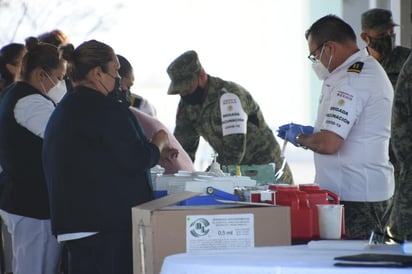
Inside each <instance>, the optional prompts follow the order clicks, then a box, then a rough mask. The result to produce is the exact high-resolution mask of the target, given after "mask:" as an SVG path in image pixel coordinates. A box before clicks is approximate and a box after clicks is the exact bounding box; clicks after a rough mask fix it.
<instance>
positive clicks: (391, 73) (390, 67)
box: [381, 46, 411, 90]
mask: <svg viewBox="0 0 412 274" xmlns="http://www.w3.org/2000/svg"><path fill="white" fill-rule="evenodd" d="M410 52H411V50H410V49H409V48H405V47H402V46H397V47H395V48H394V49H393V50H392V52H391V54H390V55H389V56H388V57H387V58H385V59H383V60H382V61H381V65H382V67H383V69H384V70H385V71H386V74H388V77H389V80H390V81H391V83H392V86H393V89H394V90H395V86H396V81H397V80H398V75H399V72H400V71H401V69H402V66H403V64H404V63H405V61H406V59H407V58H408V56H409V53H410Z"/></svg>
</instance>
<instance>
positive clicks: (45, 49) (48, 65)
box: [20, 37, 61, 81]
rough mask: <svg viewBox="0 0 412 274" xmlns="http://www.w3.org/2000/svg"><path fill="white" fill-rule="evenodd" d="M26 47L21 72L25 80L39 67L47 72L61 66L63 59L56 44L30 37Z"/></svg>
mask: <svg viewBox="0 0 412 274" xmlns="http://www.w3.org/2000/svg"><path fill="white" fill-rule="evenodd" d="M26 49H27V53H26V54H25V55H24V57H23V63H22V66H21V73H20V75H21V78H22V79H23V80H25V81H28V80H29V79H30V75H31V73H32V72H33V70H34V69H36V68H38V67H40V68H42V69H44V70H45V71H46V72H47V73H50V71H51V70H53V69H56V68H58V67H59V65H60V60H61V59H60V56H59V51H58V49H57V47H56V46H54V45H52V44H48V43H42V42H40V41H39V40H38V39H37V38H35V37H29V38H27V39H26Z"/></svg>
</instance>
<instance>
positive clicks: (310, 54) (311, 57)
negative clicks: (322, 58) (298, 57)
mask: <svg viewBox="0 0 412 274" xmlns="http://www.w3.org/2000/svg"><path fill="white" fill-rule="evenodd" d="M326 42H327V41H325V42H323V43H321V44H320V45H319V47H317V48H316V49H315V50H314V51H312V52H310V53H309V55H308V59H309V60H311V61H312V62H316V57H315V54H316V52H317V51H318V50H319V49H320V48H322V47H323V45H324V44H325V43H326Z"/></svg>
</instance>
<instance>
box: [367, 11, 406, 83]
mask: <svg viewBox="0 0 412 274" xmlns="http://www.w3.org/2000/svg"><path fill="white" fill-rule="evenodd" d="M361 25H362V33H361V38H362V40H363V41H364V42H365V43H366V45H367V47H366V49H367V50H368V52H369V54H370V55H372V56H373V57H374V58H375V59H376V60H378V61H379V62H380V64H381V65H382V67H383V68H384V70H385V71H386V74H388V77H389V80H390V81H391V83H392V86H393V88H394V89H395V85H396V81H397V80H398V75H399V71H400V70H401V68H402V65H403V63H404V62H405V60H406V59H407V58H408V56H409V53H410V51H411V50H410V49H409V48H406V47H402V46H395V32H394V28H393V27H394V26H398V24H395V23H394V22H393V20H392V13H391V11H389V10H385V9H371V10H368V11H366V12H364V13H363V14H362V18H361Z"/></svg>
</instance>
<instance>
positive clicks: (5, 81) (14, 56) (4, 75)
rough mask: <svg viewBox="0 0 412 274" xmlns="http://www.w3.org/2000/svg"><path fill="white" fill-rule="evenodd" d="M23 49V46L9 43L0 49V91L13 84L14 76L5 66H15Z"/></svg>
mask: <svg viewBox="0 0 412 274" xmlns="http://www.w3.org/2000/svg"><path fill="white" fill-rule="evenodd" d="M24 49H25V46H24V45H23V44H19V43H11V44H8V45H6V46H4V47H2V48H1V49H0V82H1V83H0V89H2V87H6V86H8V85H10V84H11V83H13V82H14V75H13V74H11V72H10V71H9V70H8V69H7V67H6V65H7V64H11V65H17V62H18V61H19V60H18V59H19V58H20V56H21V54H22V53H23V51H24Z"/></svg>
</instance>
